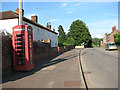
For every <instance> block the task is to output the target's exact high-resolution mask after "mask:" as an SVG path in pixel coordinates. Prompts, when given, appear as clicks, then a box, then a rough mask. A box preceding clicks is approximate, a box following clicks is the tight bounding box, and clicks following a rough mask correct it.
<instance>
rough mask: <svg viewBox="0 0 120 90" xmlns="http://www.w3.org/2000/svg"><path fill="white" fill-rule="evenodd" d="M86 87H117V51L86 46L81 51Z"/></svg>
mask: <svg viewBox="0 0 120 90" xmlns="http://www.w3.org/2000/svg"><path fill="white" fill-rule="evenodd" d="M81 61H82V65H83V71H84V75H85V78H86V82H87V85H88V88H118V51H117V50H115V51H106V50H105V49H104V48H86V49H84V50H83V51H82V53H81Z"/></svg>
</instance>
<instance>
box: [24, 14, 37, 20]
mask: <svg viewBox="0 0 120 90" xmlns="http://www.w3.org/2000/svg"><path fill="white" fill-rule="evenodd" d="M34 15H35V14H27V15H25V17H26V18H28V19H31V16H34Z"/></svg>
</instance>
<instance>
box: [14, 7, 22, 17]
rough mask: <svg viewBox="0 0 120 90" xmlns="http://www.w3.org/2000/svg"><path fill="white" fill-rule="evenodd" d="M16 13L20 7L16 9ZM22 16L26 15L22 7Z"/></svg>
mask: <svg viewBox="0 0 120 90" xmlns="http://www.w3.org/2000/svg"><path fill="white" fill-rule="evenodd" d="M15 13H17V14H19V8H17V9H15ZM22 16H24V9H22Z"/></svg>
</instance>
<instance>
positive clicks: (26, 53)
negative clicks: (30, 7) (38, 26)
mask: <svg viewBox="0 0 120 90" xmlns="http://www.w3.org/2000/svg"><path fill="white" fill-rule="evenodd" d="M32 30H33V29H32V27H31V26H28V25H17V26H15V27H13V32H12V46H13V67H14V70H15V71H29V70H31V69H33V68H34V54H33V32H32ZM18 36H19V37H18ZM30 38H31V39H30ZM17 40H19V41H17ZM30 40H31V41H30ZM19 44H21V45H19ZM21 52H22V53H21ZM20 56H21V57H20Z"/></svg>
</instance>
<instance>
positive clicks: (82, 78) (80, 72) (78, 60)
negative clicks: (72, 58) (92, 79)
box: [78, 50, 85, 88]
mask: <svg viewBox="0 0 120 90" xmlns="http://www.w3.org/2000/svg"><path fill="white" fill-rule="evenodd" d="M79 54H80V50H79ZM78 66H79V70H80V75H81V77H83V76H82V71H81V67H80V56H79V55H78ZM82 82H83V83H84V79H83V78H82ZM83 85H84V86H83V87H82V88H85V83H84V84H83Z"/></svg>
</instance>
